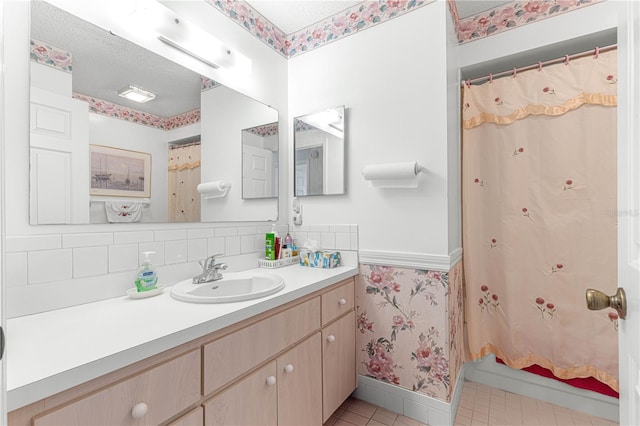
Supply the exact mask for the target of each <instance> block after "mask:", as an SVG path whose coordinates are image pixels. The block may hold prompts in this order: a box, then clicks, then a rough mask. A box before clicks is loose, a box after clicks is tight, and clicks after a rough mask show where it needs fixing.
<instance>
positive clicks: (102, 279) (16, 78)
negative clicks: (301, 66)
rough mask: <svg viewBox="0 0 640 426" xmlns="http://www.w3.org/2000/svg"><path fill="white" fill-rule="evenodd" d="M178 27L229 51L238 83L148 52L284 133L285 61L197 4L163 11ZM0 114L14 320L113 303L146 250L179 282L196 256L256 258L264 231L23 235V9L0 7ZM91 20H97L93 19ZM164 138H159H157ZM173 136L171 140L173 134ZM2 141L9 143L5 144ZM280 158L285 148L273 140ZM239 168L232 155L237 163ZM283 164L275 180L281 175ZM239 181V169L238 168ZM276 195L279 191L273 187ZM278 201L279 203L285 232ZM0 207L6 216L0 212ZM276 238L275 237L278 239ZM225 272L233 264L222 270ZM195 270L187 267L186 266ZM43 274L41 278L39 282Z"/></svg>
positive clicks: (105, 229)
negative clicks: (267, 113) (239, 69)
mask: <svg viewBox="0 0 640 426" xmlns="http://www.w3.org/2000/svg"><path fill="white" fill-rule="evenodd" d="M167 4H169V6H170V7H172V8H174V9H175V10H176V12H177V13H179V14H180V15H182V16H183V17H184V18H186V19H189V20H190V21H192V22H194V23H197V24H198V25H200V26H201V27H203V28H205V29H206V30H207V31H209V32H211V33H212V34H213V35H214V36H216V37H218V38H219V39H221V40H222V41H223V42H226V43H228V44H229V45H230V47H232V48H235V49H238V50H239V51H241V52H242V53H243V54H245V55H247V56H248V57H250V58H251V59H252V61H253V71H252V74H251V76H249V77H248V78H240V77H237V76H234V75H229V74H226V75H225V74H224V72H221V71H216V70H213V69H212V68H210V67H207V66H205V65H202V64H201V63H199V62H197V61H195V60H193V61H189V60H187V59H186V57H185V56H184V55H181V54H179V53H178V52H177V51H175V50H174V49H172V48H170V47H168V46H165V45H163V44H162V43H156V44H154V45H153V46H151V47H153V49H154V50H155V51H156V52H157V53H160V54H164V55H165V56H167V57H169V58H173V59H174V60H176V61H177V62H179V63H182V64H183V65H186V66H190V67H192V68H193V69H194V70H195V71H196V72H199V73H201V74H203V75H206V76H208V77H210V78H212V79H214V80H216V81H219V82H221V83H222V84H225V85H227V86H229V87H231V88H233V89H236V90H238V91H240V92H242V93H244V94H246V95H248V96H250V97H252V98H254V99H257V100H259V101H261V102H263V103H266V104H269V105H271V106H273V107H274V108H276V109H278V110H279V111H280V126H281V128H284V127H285V126H286V124H285V123H286V116H287V109H286V106H287V94H286V93H287V61H286V59H285V58H283V57H282V56H280V55H279V54H278V53H276V52H274V51H273V50H272V49H271V48H270V47H268V46H266V45H265V44H264V43H263V42H262V41H260V40H257V39H256V38H255V37H254V36H252V35H250V34H249V33H248V32H247V31H246V30H244V29H243V28H241V27H240V26H238V25H237V24H236V23H234V22H232V21H231V20H230V19H228V18H226V17H225V16H224V15H223V14H221V13H220V12H219V11H217V10H216V9H215V8H213V7H212V6H210V5H208V4H207V3H205V2H204V1H178V2H167ZM75 5H76V6H77V7H80V8H85V9H89V11H90V12H92V13H93V14H94V15H95V16H97V17H99V18H101V19H103V20H104V19H106V18H107V14H106V13H104V10H102V12H101V10H100V9H99V8H96V6H95V4H94V3H92V2H75ZM3 6H4V9H5V10H4V15H5V16H4V19H3V37H2V41H3V46H2V47H3V50H4V60H5V61H4V80H3V85H4V92H3V96H4V98H3V102H4V105H10V108H6V109H4V110H3V114H4V135H3V138H4V141H5V143H4V149H5V153H6V156H5V157H4V158H3V160H4V161H3V164H2V168H3V172H4V174H5V176H7V177H8V179H9V181H10V182H11V184H10V185H6V186H5V193H4V195H5V200H6V202H7V203H6V205H5V206H6V207H5V208H4V209H3V210H2V212H1V213H2V215H4V219H5V222H6V228H5V233H4V235H3V236H2V237H3V241H4V242H6V246H5V249H4V252H3V256H4V257H5V262H6V264H8V265H11V266H10V268H8V269H7V270H6V271H5V275H6V281H5V282H4V283H3V285H4V286H5V287H6V288H7V297H6V305H7V306H9V307H10V309H9V311H8V315H9V316H10V317H12V316H19V315H25V314H28V313H33V312H38V311H41V310H47V309H56V308H60V307H64V306H70V305H73V304H78V303H87V302H90V301H93V300H99V299H104V298H109V297H116V296H120V295H122V294H123V292H124V290H125V289H126V288H128V286H130V285H131V282H130V278H131V275H132V273H133V272H134V271H135V269H136V268H137V266H138V264H139V260H138V258H137V254H138V253H139V252H141V251H146V250H150V249H151V250H153V251H157V252H160V253H161V254H162V261H161V262H160V263H162V264H166V265H168V266H167V267H166V268H165V269H166V273H165V277H167V278H171V279H173V278H175V277H177V276H181V277H182V278H187V277H188V276H189V274H192V273H193V272H194V270H193V268H192V265H195V262H196V261H197V260H199V259H200V258H201V257H202V256H206V255H207V254H213V253H217V252H220V250H222V251H223V252H224V253H225V254H226V255H227V256H236V255H237V256H241V255H243V254H247V255H248V254H252V253H255V252H259V251H261V250H263V247H261V246H260V243H259V241H262V243H263V242H264V232H266V231H268V230H269V229H270V225H267V224H266V223H265V222H263V223H261V222H244V223H237V224H228V223H227V224H222V223H214V224H146V223H139V224H138V223H136V224H99V225H55V226H30V225H29V222H28V217H29V215H28V211H29V210H28V207H29V186H28V185H29V167H28V164H29V64H30V60H29V10H28V8H29V3H28V2H3ZM96 19H97V18H96ZM167 133H169V132H167ZM176 134H177V133H176ZM7 141H10V142H7ZM280 143H281V148H280V149H281V150H283V151H285V148H284V147H285V146H286V143H285V142H284V139H282V140H281V142H280ZM238 159H240V154H238ZM284 160H285V161H284V162H285V164H283V165H281V171H282V170H286V167H287V164H286V161H287V159H286V158H285V159H284ZM238 170H239V171H240V170H241V169H240V168H238ZM280 182H281V193H287V191H288V190H287V185H288V181H287V179H286V178H282V177H281V179H280ZM285 203H286V200H282V199H281V201H280V211H281V217H284V219H281V220H283V221H285V222H286V216H285V215H286V214H287V213H288V209H284V208H283V206H284V205H285ZM8 206H10V207H8ZM281 232H282V230H281ZM227 263H229V265H230V267H231V268H233V267H234V266H235V265H234V262H233V261H227ZM196 268H197V265H196ZM43 271H44V272H46V274H45V275H44V276H43V274H42V272H43Z"/></svg>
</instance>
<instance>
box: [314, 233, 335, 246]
mask: <svg viewBox="0 0 640 426" xmlns="http://www.w3.org/2000/svg"><path fill="white" fill-rule="evenodd" d="M318 242H319V243H320V247H321V248H323V249H324V250H334V249H335V248H336V234H335V232H323V233H321V234H320V241H318Z"/></svg>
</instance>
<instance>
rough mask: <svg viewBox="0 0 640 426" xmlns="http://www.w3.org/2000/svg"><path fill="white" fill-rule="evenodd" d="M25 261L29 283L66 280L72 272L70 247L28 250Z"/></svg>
mask: <svg viewBox="0 0 640 426" xmlns="http://www.w3.org/2000/svg"><path fill="white" fill-rule="evenodd" d="M27 261H28V266H27V270H28V272H27V273H28V283H29V284H38V283H45V282H47V281H60V280H68V279H69V278H71V277H72V274H73V272H72V265H73V253H72V250H71V249H60V250H38V251H30V252H29V253H28V258H27Z"/></svg>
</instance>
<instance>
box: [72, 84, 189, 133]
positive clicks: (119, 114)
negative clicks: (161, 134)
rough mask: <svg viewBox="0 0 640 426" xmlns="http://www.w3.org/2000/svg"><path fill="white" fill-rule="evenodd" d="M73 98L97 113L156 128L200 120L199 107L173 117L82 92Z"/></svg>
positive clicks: (164, 128)
mask: <svg viewBox="0 0 640 426" xmlns="http://www.w3.org/2000/svg"><path fill="white" fill-rule="evenodd" d="M73 98H74V99H78V100H81V101H85V102H87V103H88V104H89V111H90V112H93V113H95V114H100V115H104V116H107V117H111V118H117V119H120V120H125V121H129V122H131V123H136V124H142V125H144V126H148V127H154V128H156V129H162V130H172V129H176V128H178V127H184V126H189V125H191V124H195V123H198V122H200V109H199V108H198V109H194V110H193V111H188V112H185V113H183V114H178V115H174V116H173V117H161V116H159V115H155V114H149V113H147V112H142V111H138V110H136V109H133V108H128V107H125V106H123V105H118V104H114V103H112V102H108V101H104V100H102V99H97V98H93V97H91V96H87V95H83V94H81V93H74V94H73Z"/></svg>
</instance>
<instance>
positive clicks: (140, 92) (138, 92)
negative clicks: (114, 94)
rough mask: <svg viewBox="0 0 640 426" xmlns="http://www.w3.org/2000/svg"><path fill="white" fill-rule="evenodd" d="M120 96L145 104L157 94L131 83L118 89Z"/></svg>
mask: <svg viewBox="0 0 640 426" xmlns="http://www.w3.org/2000/svg"><path fill="white" fill-rule="evenodd" d="M118 96H122V97H123V98H126V99H129V100H131V101H134V102H139V103H141V104H143V103H145V102H149V101H152V100H153V99H155V97H156V94H155V93H152V92H149V91H148V90H144V89H141V88H139V87H136V86H131V85H129V86H127V87H123V88H122V89H120V90H118Z"/></svg>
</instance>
